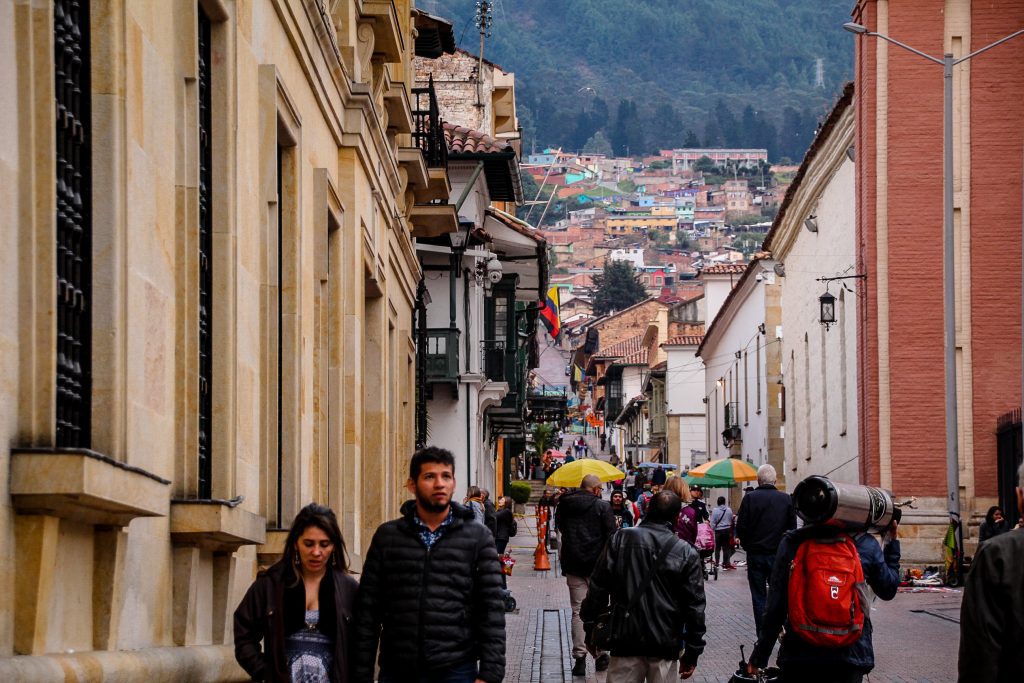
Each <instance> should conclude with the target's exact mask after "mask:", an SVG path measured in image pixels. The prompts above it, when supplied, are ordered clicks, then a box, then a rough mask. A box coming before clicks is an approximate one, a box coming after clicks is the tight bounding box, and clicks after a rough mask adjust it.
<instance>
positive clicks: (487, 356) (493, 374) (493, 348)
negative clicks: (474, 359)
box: [480, 339, 511, 386]
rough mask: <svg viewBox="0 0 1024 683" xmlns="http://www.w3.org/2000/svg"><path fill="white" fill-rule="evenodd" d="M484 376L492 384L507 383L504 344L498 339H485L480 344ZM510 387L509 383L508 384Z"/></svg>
mask: <svg viewBox="0 0 1024 683" xmlns="http://www.w3.org/2000/svg"><path fill="white" fill-rule="evenodd" d="M480 353H481V356H482V359H481V360H482V361H483V368H484V375H485V376H486V377H487V379H489V380H491V381H492V382H509V378H508V373H507V372H506V369H505V342H504V340H499V339H485V340H483V341H481V342H480ZM509 385H510V386H511V382H509Z"/></svg>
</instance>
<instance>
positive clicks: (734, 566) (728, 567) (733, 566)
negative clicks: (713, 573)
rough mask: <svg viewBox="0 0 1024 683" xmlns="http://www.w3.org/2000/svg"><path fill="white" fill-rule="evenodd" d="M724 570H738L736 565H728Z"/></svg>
mask: <svg viewBox="0 0 1024 683" xmlns="http://www.w3.org/2000/svg"><path fill="white" fill-rule="evenodd" d="M723 569H736V565H734V564H727V565H725V566H724V567H723Z"/></svg>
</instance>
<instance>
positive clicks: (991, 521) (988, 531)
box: [978, 505, 1010, 543]
mask: <svg viewBox="0 0 1024 683" xmlns="http://www.w3.org/2000/svg"><path fill="white" fill-rule="evenodd" d="M1009 530H1010V523H1009V522H1007V521H1006V518H1005V516H1004V515H1003V509H1002V508H1001V507H999V506H998V505H993V506H992V507H990V508H989V509H988V514H987V515H985V521H984V522H982V523H981V526H980V527H978V542H979V543H984V542H985V541H987V540H988V539H990V538H995V537H996V536H998V535H999V534H1004V533H1006V532H1007V531H1009Z"/></svg>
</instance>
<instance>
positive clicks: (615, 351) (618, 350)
mask: <svg viewBox="0 0 1024 683" xmlns="http://www.w3.org/2000/svg"><path fill="white" fill-rule="evenodd" d="M643 340H644V335H642V334H638V335H637V336H635V337H630V338H629V339H625V340H623V341H620V342H618V343H617V344H612V345H611V346H607V347H605V348H603V349H599V350H598V352H597V353H595V354H594V358H622V357H623V356H628V355H629V354H632V353H636V352H637V351H639V350H640V348H641V346H642V342H643Z"/></svg>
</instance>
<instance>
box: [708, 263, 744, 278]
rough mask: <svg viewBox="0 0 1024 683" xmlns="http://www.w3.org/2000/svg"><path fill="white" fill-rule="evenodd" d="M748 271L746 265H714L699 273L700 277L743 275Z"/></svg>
mask: <svg viewBox="0 0 1024 683" xmlns="http://www.w3.org/2000/svg"><path fill="white" fill-rule="evenodd" d="M746 269H747V264H746V263H714V264H712V265H710V266H705V267H703V268H701V269H700V270H698V271H697V273H698V274H699V275H742V274H743V272H744V271H746Z"/></svg>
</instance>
